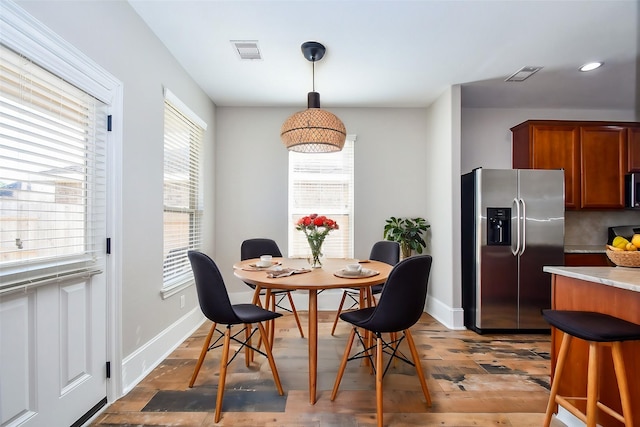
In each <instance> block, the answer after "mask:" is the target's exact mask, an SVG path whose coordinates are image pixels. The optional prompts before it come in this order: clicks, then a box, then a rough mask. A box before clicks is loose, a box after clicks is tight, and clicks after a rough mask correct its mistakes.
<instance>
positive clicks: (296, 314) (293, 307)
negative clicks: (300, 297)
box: [287, 292, 304, 338]
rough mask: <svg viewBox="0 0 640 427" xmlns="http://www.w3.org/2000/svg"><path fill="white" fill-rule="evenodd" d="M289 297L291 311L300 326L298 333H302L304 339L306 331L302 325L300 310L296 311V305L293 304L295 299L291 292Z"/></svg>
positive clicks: (288, 294)
mask: <svg viewBox="0 0 640 427" xmlns="http://www.w3.org/2000/svg"><path fill="white" fill-rule="evenodd" d="M287 297H289V305H291V311H292V312H293V317H294V318H295V319H296V324H297V325H298V331H300V337H301V338H304V331H303V330H302V324H301V323H300V317H299V316H298V310H296V305H295V304H294V303H293V297H292V296H291V292H287Z"/></svg>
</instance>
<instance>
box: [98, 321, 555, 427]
mask: <svg viewBox="0 0 640 427" xmlns="http://www.w3.org/2000/svg"><path fill="white" fill-rule="evenodd" d="M283 314H285V315H284V316H283V317H281V318H278V319H277V321H276V332H275V337H276V338H275V342H274V346H273V353H274V358H275V360H276V365H277V366H278V371H279V373H280V379H281V381H282V385H283V388H284V391H285V395H284V396H279V395H278V394H277V392H276V391H275V385H274V382H273V377H272V375H271V371H270V369H269V365H268V363H267V361H266V358H265V357H263V356H261V355H259V354H256V355H255V359H254V362H253V363H251V364H250V366H249V367H246V366H245V363H244V354H240V355H239V356H238V357H237V358H236V359H235V360H234V361H233V362H232V363H231V365H229V368H228V372H227V382H226V388H225V389H226V393H225V400H224V402H223V405H224V406H223V412H222V419H221V421H220V423H219V424H215V423H214V420H213V409H211V408H213V407H214V406H215V398H216V393H217V384H218V373H219V369H220V366H219V362H220V355H221V349H216V350H212V351H210V352H209V354H207V357H206V359H205V361H204V364H203V366H202V369H201V371H200V374H199V376H198V379H197V381H196V383H195V386H194V388H192V389H189V387H188V382H189V379H190V377H191V374H192V372H193V368H194V366H195V364H196V360H197V358H198V356H199V354H200V349H201V345H202V342H203V341H204V339H205V337H206V334H207V332H208V331H209V328H210V323H208V322H207V323H205V324H203V325H202V326H201V327H200V328H198V330H197V331H196V332H194V333H193V335H192V336H190V337H189V338H188V339H186V340H185V341H184V343H182V344H181V345H180V346H179V347H178V348H177V349H176V350H175V351H174V352H173V353H172V354H170V355H169V357H167V359H165V360H164V361H162V362H161V363H160V364H159V365H158V366H157V367H156V368H155V369H154V370H153V371H152V372H151V373H150V374H149V375H148V376H147V377H146V378H144V379H143V380H142V381H141V382H140V383H139V384H138V385H137V386H136V387H135V388H134V389H133V390H132V391H131V392H129V393H128V394H127V395H126V396H124V397H122V398H121V399H119V400H118V401H116V402H114V403H113V404H111V405H109V406H108V407H107V408H106V409H105V410H104V411H103V412H102V413H101V414H100V415H99V416H97V417H96V419H95V420H94V421H93V422H92V424H91V425H92V426H94V427H125V426H133V425H144V426H156V425H157V426H160V425H162V426H187V427H190V426H194V427H195V426H197V427H208V426H214V425H221V426H234V427H243V426H247V427H249V426H251V427H256V426H260V427H275V426H279V427H290V426H291V427H293V426H311V427H315V426H323V427H324V426H340V427H343V426H346V427H351V426H353V427H364V426H374V425H376V417H375V413H376V405H375V401H376V400H375V399H376V397H375V376H374V375H372V373H371V371H370V368H369V367H367V366H365V365H364V364H363V363H362V361H351V362H349V363H348V364H347V367H346V370H345V374H344V377H343V379H342V382H341V385H340V389H339V391H338V394H337V396H336V399H335V401H333V402H332V401H331V400H330V394H331V390H332V388H333V383H334V381H335V377H336V374H337V371H338V366H339V363H340V359H341V357H342V353H343V351H344V346H345V344H346V339H347V337H348V335H349V332H350V327H349V325H348V324H346V323H345V322H342V321H340V322H339V323H338V328H337V329H336V333H335V335H334V336H331V334H330V331H331V326H332V323H333V319H334V316H335V312H320V313H318V319H319V325H318V331H319V332H318V400H317V403H316V404H315V405H311V404H310V403H309V394H308V371H307V369H308V360H307V357H308V349H307V340H306V338H301V337H300V334H299V332H298V329H297V326H296V324H295V321H294V318H293V316H292V315H290V314H287V313H283ZM300 315H301V316H300V320H301V322H302V324H303V325H304V327H306V321H307V315H306V313H305V312H300ZM412 334H413V337H414V340H415V343H416V347H417V351H418V354H419V357H420V360H421V362H420V363H421V366H422V368H423V370H424V373H425V379H426V381H427V385H428V387H429V391H430V394H431V398H432V401H433V402H432V406H431V407H428V406H427V404H426V402H425V400H424V396H423V394H422V391H421V388H420V382H419V381H418V378H417V377H416V374H415V368H414V367H413V366H412V365H409V364H405V363H403V362H399V363H394V364H392V365H391V366H390V368H389V370H388V371H387V374H386V375H385V378H384V411H385V418H384V420H385V425H389V426H408V427H412V426H440V427H442V426H445V427H446V426H455V427H465V426H474V427H478V426H507V427H509V426H513V427H516V426H517V427H534V426H539V425H541V423H542V419H543V418H544V411H545V408H546V403H547V399H548V396H549V373H550V366H549V363H550V361H549V351H550V337H549V335H544V334H530V335H529V334H495V335H490V334H486V335H478V334H476V333H474V332H471V331H454V330H449V329H447V328H445V327H443V326H442V325H440V324H439V323H438V322H437V321H436V320H435V319H433V318H432V317H430V316H429V315H427V314H425V315H423V316H422V318H421V319H420V321H419V322H418V323H417V324H416V325H415V326H414V327H413V328H412ZM256 342H257V341H256ZM355 346H356V344H355V343H354V351H355ZM400 350H401V352H402V353H403V354H404V355H410V352H409V350H408V347H407V346H406V343H404V342H403V343H402V344H401V346H400ZM385 360H386V359H385ZM552 425H553V426H554V427H558V426H561V425H562V424H561V423H559V422H558V421H557V420H554V424H552Z"/></svg>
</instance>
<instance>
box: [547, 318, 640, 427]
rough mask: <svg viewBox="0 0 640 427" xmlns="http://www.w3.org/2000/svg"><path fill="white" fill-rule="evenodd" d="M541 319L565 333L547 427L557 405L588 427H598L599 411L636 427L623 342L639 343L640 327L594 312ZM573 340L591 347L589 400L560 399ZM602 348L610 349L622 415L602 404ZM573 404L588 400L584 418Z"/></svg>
mask: <svg viewBox="0 0 640 427" xmlns="http://www.w3.org/2000/svg"><path fill="white" fill-rule="evenodd" d="M542 316H543V317H544V319H545V320H546V321H547V322H549V324H551V325H552V326H554V327H556V328H558V329H559V330H561V331H562V332H563V336H562V344H561V345H560V351H559V353H558V361H557V363H556V371H555V376H554V378H553V385H552V387H551V393H550V395H549V404H548V405H547V413H546V415H545V419H544V427H549V424H550V423H551V417H552V415H553V409H554V406H555V404H556V403H557V404H558V405H560V406H562V407H563V408H565V409H566V410H568V411H569V412H571V413H572V414H573V415H574V416H576V417H578V418H579V419H581V420H582V421H583V422H585V423H586V424H587V427H596V423H597V418H598V417H597V412H598V409H600V410H602V411H604V412H606V413H607V414H609V415H611V416H612V417H614V418H615V419H617V420H619V421H620V422H622V423H624V425H625V426H627V427H633V425H634V424H633V420H632V419H631V416H632V415H631V398H630V396H629V387H628V384H627V375H626V372H625V366H624V359H623V357H622V347H621V344H622V342H623V341H634V340H640V325H637V324H635V323H631V322H627V321H626V320H622V319H619V318H617V317H614V316H609V315H607V314H602V313H594V312H591V311H564V310H542ZM572 338H579V339H581V340H584V341H587V342H588V343H589V365H588V368H587V396H586V397H568V396H560V395H558V388H559V385H560V379H561V375H562V371H563V368H564V363H565V360H566V358H567V354H568V353H569V345H570V343H571V340H572ZM602 346H607V347H611V354H612V357H613V366H614V369H615V373H616V380H617V382H618V392H619V393H620V402H621V403H622V414H620V413H619V412H617V411H615V410H613V409H611V408H610V407H608V406H607V405H605V404H604V403H602V402H600V400H599V384H598V382H599V368H600V363H599V361H598V348H599V347H602ZM570 400H586V401H587V411H586V412H587V413H586V414H584V413H583V412H582V411H581V410H580V409H578V408H577V407H576V406H574V405H573V404H572V403H571V402H570Z"/></svg>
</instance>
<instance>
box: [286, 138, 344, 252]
mask: <svg viewBox="0 0 640 427" xmlns="http://www.w3.org/2000/svg"><path fill="white" fill-rule="evenodd" d="M354 140H355V137H354V136H349V137H347V140H346V142H345V144H344V147H343V149H342V150H341V151H338V152H334V153H313V154H308V153H298V152H294V151H290V152H289V256H290V257H307V256H308V255H309V254H310V250H309V244H308V243H307V240H306V238H305V235H304V233H303V232H301V231H299V230H296V228H295V224H296V222H297V221H298V219H300V218H301V217H303V216H306V215H309V214H314V213H317V214H318V215H325V216H326V217H328V218H331V219H333V220H334V221H336V222H337V223H338V226H339V227H340V228H339V229H338V230H334V231H331V232H330V233H329V235H328V236H327V238H326V239H325V241H324V244H323V245H322V253H323V255H324V256H325V257H328V258H352V257H353V180H354V168H353V152H354Z"/></svg>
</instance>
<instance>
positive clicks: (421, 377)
mask: <svg viewBox="0 0 640 427" xmlns="http://www.w3.org/2000/svg"><path fill="white" fill-rule="evenodd" d="M404 336H405V337H407V344H408V345H409V350H410V351H411V357H412V358H413V364H414V365H415V366H416V373H417V374H418V379H419V380H420V386H421V387H422V393H423V394H424V398H425V399H426V401H427V406H431V395H430V394H429V388H428V387H427V382H426V381H425V379H424V372H423V371H422V364H421V363H420V356H418V351H417V350H416V344H415V342H414V341H413V335H411V332H410V331H409V330H408V329H406V330H405V331H404Z"/></svg>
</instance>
